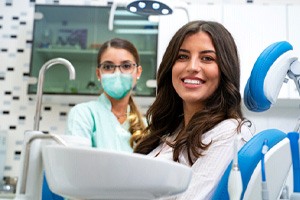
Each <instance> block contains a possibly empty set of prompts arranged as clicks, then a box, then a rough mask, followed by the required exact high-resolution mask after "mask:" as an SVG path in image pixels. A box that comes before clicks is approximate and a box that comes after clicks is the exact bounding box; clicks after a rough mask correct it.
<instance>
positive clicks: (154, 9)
mask: <svg viewBox="0 0 300 200" xmlns="http://www.w3.org/2000/svg"><path fill="white" fill-rule="evenodd" d="M127 10H128V11H130V12H132V13H136V14H142V15H170V14H172V13H173V9H172V8H171V7H170V6H169V5H167V4H166V3H163V2H161V1H154V0H136V1H132V2H131V3H129V4H128V5H127Z"/></svg>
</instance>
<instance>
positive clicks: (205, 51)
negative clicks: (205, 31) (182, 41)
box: [179, 49, 216, 54]
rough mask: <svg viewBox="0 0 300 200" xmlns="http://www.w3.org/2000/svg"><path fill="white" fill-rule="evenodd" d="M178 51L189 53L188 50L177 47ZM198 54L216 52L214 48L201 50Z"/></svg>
mask: <svg viewBox="0 0 300 200" xmlns="http://www.w3.org/2000/svg"><path fill="white" fill-rule="evenodd" d="M179 52H185V53H190V51H189V50H186V49H179ZM199 53H200V54H204V53H214V54H216V52H215V51H214V50H203V51H200V52H199Z"/></svg>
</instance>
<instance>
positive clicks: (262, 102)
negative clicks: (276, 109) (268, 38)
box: [244, 41, 293, 112]
mask: <svg viewBox="0 0 300 200" xmlns="http://www.w3.org/2000/svg"><path fill="white" fill-rule="evenodd" d="M292 49H293V47H292V45H291V44H290V43H288V42H286V41H281V42H276V43H273V44H271V45H270V46H268V47H267V48H266V49H265V50H264V51H263V52H262V53H261V54H260V55H259V57H258V58H257V60H256V62H255V64H254V66H253V69H252V71H251V75H250V77H249V79H248V81H247V84H246V86H245V90H244V103H245V106H246V107H247V108H248V109H249V110H251V111H255V112H262V111H265V110H268V109H269V108H270V106H271V102H270V101H269V100H268V99H267V97H266V96H265V93H264V80H265V77H266V75H267V72H268V70H269V69H270V67H271V66H272V64H273V63H274V62H275V60H276V59H277V58H278V57H279V56H281V55H282V54H283V53H285V52H287V51H289V50H292Z"/></svg>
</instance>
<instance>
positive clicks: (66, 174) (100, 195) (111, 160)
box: [42, 145, 191, 200]
mask: <svg viewBox="0 0 300 200" xmlns="http://www.w3.org/2000/svg"><path fill="white" fill-rule="evenodd" d="M42 153H43V162H44V167H45V172H46V177H47V181H48V184H49V187H50V189H51V190H52V191H53V192H54V193H57V194H60V195H62V196H65V197H69V198H78V199H115V200H116V199H130V200H134V199H139V200H141V199H155V198H158V197H163V196H170V195H175V194H178V193H181V192H184V191H185V190H186V189H187V187H188V184H189V182H190V179H191V169H190V168H189V167H186V166H184V165H181V164H178V163H175V162H171V161H165V160H161V159H158V158H150V157H147V156H144V155H139V154H133V153H132V154H131V153H119V152H118V153H117V152H112V151H104V150H98V149H94V148H87V147H66V146H62V145H46V146H44V147H43V151H42Z"/></svg>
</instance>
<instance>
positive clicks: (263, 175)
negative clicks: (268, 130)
mask: <svg viewBox="0 0 300 200" xmlns="http://www.w3.org/2000/svg"><path fill="white" fill-rule="evenodd" d="M268 150H269V147H268V140H265V141H264V143H263V146H262V150H261V154H262V155H261V178H262V182H261V187H262V191H261V197H262V200H268V199H269V191H268V186H267V180H266V169H265V154H266V153H267V152H268Z"/></svg>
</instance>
